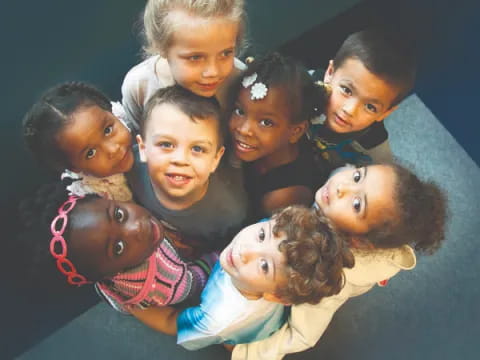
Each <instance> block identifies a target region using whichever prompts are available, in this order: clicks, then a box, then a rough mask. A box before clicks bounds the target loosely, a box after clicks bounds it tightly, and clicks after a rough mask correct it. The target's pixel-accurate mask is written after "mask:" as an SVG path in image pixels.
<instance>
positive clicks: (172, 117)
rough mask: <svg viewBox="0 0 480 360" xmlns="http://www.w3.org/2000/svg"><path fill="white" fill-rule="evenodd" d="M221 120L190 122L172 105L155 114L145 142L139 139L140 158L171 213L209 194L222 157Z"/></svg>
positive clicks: (156, 110) (161, 106) (163, 106)
mask: <svg viewBox="0 0 480 360" xmlns="http://www.w3.org/2000/svg"><path fill="white" fill-rule="evenodd" d="M218 122H219V120H218V119H216V118H214V117H207V118H205V119H193V120H192V119H191V118H190V117H189V116H187V115H186V114H185V113H183V112H182V111H180V109H179V108H178V107H176V106H174V105H171V104H166V103H164V104H161V105H157V106H155V108H154V109H153V110H152V112H151V115H150V119H149V120H148V122H147V125H146V129H145V134H146V135H145V139H142V137H141V136H138V137H137V141H138V143H139V150H140V158H141V160H142V161H144V162H147V167H148V172H149V175H150V178H151V181H152V185H153V187H154V190H155V193H156V195H157V197H158V199H159V200H160V202H161V203H162V204H163V206H165V207H167V208H169V209H175V210H179V209H185V208H187V207H190V206H191V205H193V204H194V203H195V202H197V201H199V200H200V199H201V198H202V197H203V195H204V194H205V193H206V191H207V187H208V179H209V177H210V174H212V173H213V172H214V171H215V169H216V168H217V166H218V163H219V161H220V159H221V157H222V155H223V152H224V148H223V146H221V147H219V135H218V126H219V123H218Z"/></svg>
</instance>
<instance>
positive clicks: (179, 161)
mask: <svg viewBox="0 0 480 360" xmlns="http://www.w3.org/2000/svg"><path fill="white" fill-rule="evenodd" d="M171 161H172V163H173V164H175V165H177V166H184V165H188V154H187V151H186V150H185V149H183V148H180V147H178V148H177V149H175V151H173V152H172V157H171Z"/></svg>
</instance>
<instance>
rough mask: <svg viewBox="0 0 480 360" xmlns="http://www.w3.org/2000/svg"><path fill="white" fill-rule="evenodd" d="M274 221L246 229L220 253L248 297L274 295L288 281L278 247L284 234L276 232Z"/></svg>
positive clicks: (221, 261)
mask: <svg viewBox="0 0 480 360" xmlns="http://www.w3.org/2000/svg"><path fill="white" fill-rule="evenodd" d="M274 224H275V221H274V220H269V221H265V222H260V223H256V224H253V225H250V226H248V227H246V228H244V229H243V230H242V231H240V232H239V233H238V234H237V236H235V238H234V239H233V240H232V242H231V243H230V244H229V245H228V246H227V247H226V248H225V249H224V250H223V251H222V253H221V254H220V264H221V265H222V268H223V269H224V270H225V272H227V273H228V274H229V275H230V277H231V278H232V282H233V284H234V285H235V287H236V288H237V289H238V290H239V291H240V292H241V293H242V294H243V295H244V296H246V297H251V298H259V297H262V296H264V297H266V294H269V295H272V294H275V290H276V288H277V287H279V286H284V285H285V284H286V282H287V280H286V269H285V267H286V263H285V257H284V255H283V254H282V253H281V252H280V250H279V245H280V243H281V242H282V240H284V239H285V235H284V234H282V233H280V234H278V236H276V235H275V234H273V232H272V229H273V226H274ZM266 299H267V300H268V298H267V297H266Z"/></svg>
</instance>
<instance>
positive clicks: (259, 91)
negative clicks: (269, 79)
mask: <svg viewBox="0 0 480 360" xmlns="http://www.w3.org/2000/svg"><path fill="white" fill-rule="evenodd" d="M257 77H258V75H257V73H253V74H251V75H249V76H245V77H244V78H243V80H242V85H243V87H244V88H245V89H246V88H248V87H249V86H252V87H251V89H250V99H252V100H261V99H263V98H264V97H265V96H267V93H268V88H267V85H265V84H264V83H262V82H260V81H258V82H256V83H255V81H256V80H257ZM252 84H253V85H252Z"/></svg>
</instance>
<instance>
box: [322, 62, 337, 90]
mask: <svg viewBox="0 0 480 360" xmlns="http://www.w3.org/2000/svg"><path fill="white" fill-rule="evenodd" d="M334 72H335V68H334V67H333V60H330V61H329V62H328V68H327V70H326V71H325V75H324V76H323V82H324V83H327V84H328V83H329V82H330V81H332V77H333V73H334Z"/></svg>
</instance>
